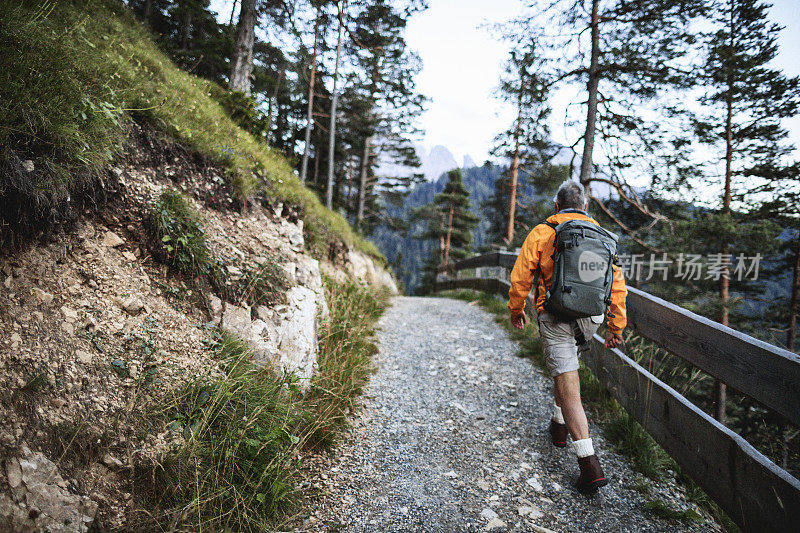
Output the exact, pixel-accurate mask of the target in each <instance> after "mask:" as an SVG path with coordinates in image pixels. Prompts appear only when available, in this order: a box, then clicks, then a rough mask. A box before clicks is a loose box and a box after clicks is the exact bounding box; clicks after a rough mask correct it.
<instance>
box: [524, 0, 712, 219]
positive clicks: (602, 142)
mask: <svg viewBox="0 0 800 533" xmlns="http://www.w3.org/2000/svg"><path fill="white" fill-rule="evenodd" d="M701 2H702V0H667V1H664V2H640V1H633V2H632V1H629V0H612V1H609V2H600V0H561V1H556V2H553V3H552V4H550V6H549V7H547V8H545V9H541V8H540V6H538V5H537V4H531V7H533V8H535V10H536V11H535V14H534V15H532V16H530V17H527V18H523V19H520V20H517V21H515V23H514V24H512V27H511V29H512V30H514V33H515V34H518V35H524V34H526V33H527V34H528V35H533V36H534V38H535V39H536V41H537V42H538V43H539V45H540V46H542V47H546V48H548V49H549V50H550V53H548V54H547V55H548V57H550V60H549V61H548V65H547V66H548V71H549V73H548V78H549V79H550V80H551V83H552V84H553V86H556V85H562V84H565V83H566V84H574V83H581V84H585V87H586V90H585V92H584V93H583V94H582V95H581V101H580V102H576V104H579V105H580V106H581V108H582V109H583V110H585V112H584V113H582V118H581V119H580V123H582V126H583V127H582V129H583V133H582V135H580V137H578V138H577V139H576V140H575V142H574V143H573V144H572V149H573V150H574V149H575V148H576V147H577V146H579V145H580V144H581V143H582V145H583V146H582V155H581V158H580V180H581V182H582V183H583V184H584V185H587V188H588V192H589V195H590V198H591V199H593V200H594V201H595V202H596V203H597V204H598V206H600V207H601V208H604V205H603V204H602V202H600V201H599V200H597V199H596V198H594V197H593V196H592V195H591V188H589V187H588V186H589V185H590V184H591V183H592V182H595V181H602V182H605V183H606V184H608V185H609V186H610V187H611V188H612V189H615V190H616V191H617V192H618V193H619V195H620V196H621V197H622V198H624V199H625V200H626V201H628V202H630V203H633V204H635V205H636V206H637V208H638V209H639V210H640V211H641V212H642V213H643V214H645V215H648V216H651V217H653V218H659V217H658V215H657V214H656V213H652V212H651V211H650V210H649V209H648V208H647V207H646V206H645V205H644V204H643V203H642V202H641V201H640V199H639V198H638V196H637V194H636V192H635V190H634V189H633V188H631V187H629V186H628V181H629V179H630V177H631V175H632V174H633V175H637V176H638V175H639V174H640V167H641V165H642V164H643V163H642V161H643V159H645V158H650V157H652V154H657V153H659V152H660V151H661V150H663V149H665V148H669V147H665V146H663V141H664V139H665V138H666V136H665V135H664V131H662V130H663V129H664V128H662V126H661V124H660V123H661V122H663V120H658V121H653V120H651V119H650V117H648V114H649V113H648V111H654V112H657V111H659V105H661V104H660V103H659V102H660V100H659V98H658V97H659V96H662V95H664V94H667V93H669V92H670V91H671V90H674V89H682V88H685V87H687V86H688V85H691V83H692V81H693V80H692V78H691V76H689V75H688V72H687V68H686V63H687V61H688V60H687V53H688V52H689V50H690V45H691V44H692V43H693V42H694V40H695V35H694V33H693V27H692V25H691V22H692V21H693V20H694V19H695V18H696V17H697V16H699V15H700V14H701V13H702V5H701ZM553 27H559V28H562V29H561V30H560V31H558V32H553V31H548V30H549V29H550V28H553ZM587 32H588V36H589V42H588V52H584V51H585V46H586V44H587V43H586V42H585V41H584V36H585V35H587ZM688 70H690V69H688ZM573 107H574V106H573ZM572 117H573V119H572V120H573V121H572V122H571V124H572V125H573V126H578V122H577V121H575V117H574V115H572ZM576 156H577V153H576ZM598 167H600V169H599V171H596V170H598ZM609 214H610V213H609ZM623 229H624V228H623Z"/></svg>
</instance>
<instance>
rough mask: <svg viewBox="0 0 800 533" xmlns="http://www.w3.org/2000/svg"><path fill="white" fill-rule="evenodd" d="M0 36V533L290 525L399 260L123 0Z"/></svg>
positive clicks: (353, 384) (18, 15) (63, 12)
mask: <svg viewBox="0 0 800 533" xmlns="http://www.w3.org/2000/svg"><path fill="white" fill-rule="evenodd" d="M0 42H2V43H3V49H4V56H3V57H2V58H0V64H2V67H3V68H2V69H0V111H3V112H4V114H3V115H2V116H3V118H2V122H0V141H2V150H1V151H0V206H2V209H0V217H1V218H2V222H3V224H2V230H0V237H2V244H3V247H2V253H0V271H1V272H2V286H0V331H2V333H3V335H2V340H1V341H0V342H1V343H2V350H0V370H1V372H0V456H2V458H3V468H2V469H0V530H2V531H88V530H90V529H92V528H94V529H93V530H103V531H116V530H120V531H141V530H153V529H158V530H161V529H163V528H172V529H173V530H174V529H175V528H178V529H181V530H182V529H184V528H186V527H190V526H189V525H188V524H194V525H196V524H197V523H198V522H199V521H202V522H203V523H205V524H207V527H209V528H210V529H211V530H214V529H217V530H219V529H229V530H230V529H232V530H263V529H265V528H268V527H271V526H273V525H274V524H275V523H276V520H280V512H282V510H283V509H284V508H285V507H286V505H287V504H288V503H291V501H292V496H293V495H294V494H295V491H296V488H295V482H296V476H297V474H298V461H297V458H298V457H299V456H300V455H301V454H302V453H305V452H304V450H305V448H306V447H307V446H312V445H321V444H324V443H327V442H330V441H331V440H332V439H333V437H332V436H331V433H332V432H335V431H336V428H337V427H338V426H339V425H341V424H342V420H343V418H344V416H345V414H346V413H347V412H348V411H349V410H350V409H351V403H352V401H353V400H352V398H353V395H354V394H356V393H357V392H358V390H360V386H361V385H360V384H361V383H362V382H363V380H364V379H365V377H366V373H367V367H368V364H367V362H368V356H369V354H371V353H372V350H373V348H372V347H371V343H370V340H369V338H370V335H371V333H370V332H371V324H372V323H373V321H374V320H375V319H376V318H377V316H376V314H377V313H379V311H380V305H379V304H378V303H377V300H376V296H375V294H376V293H377V292H378V288H380V287H383V288H385V289H388V290H389V291H392V290H395V291H396V288H395V287H394V281H393V279H392V277H391V276H390V275H389V274H388V273H387V272H386V270H385V269H384V268H383V265H384V264H385V260H384V259H383V258H382V256H381V255H380V254H379V253H378V252H377V250H376V249H375V248H374V246H372V245H371V244H370V243H369V242H367V241H366V240H364V239H363V238H361V237H360V236H359V235H357V234H356V233H355V232H354V231H353V230H352V229H351V228H350V226H349V225H348V224H347V222H346V221H345V220H344V219H343V218H342V217H341V216H339V215H337V214H334V213H332V212H330V211H328V210H327V209H325V208H324V207H323V206H322V205H321V204H320V203H319V201H318V200H317V198H316V196H314V195H313V193H311V192H310V191H308V190H306V189H305V188H304V187H303V186H302V185H301V184H300V183H299V181H298V179H297V178H296V176H295V175H294V172H293V171H292V169H291V167H290V165H289V164H288V162H287V161H285V160H284V159H283V158H282V156H281V155H280V154H277V153H275V152H273V151H271V150H270V149H269V148H268V147H266V146H264V145H262V144H260V143H259V142H257V141H256V140H254V139H253V138H252V137H250V136H249V135H248V134H247V133H245V132H244V131H242V130H241V129H240V128H238V127H237V126H236V125H235V124H234V123H233V122H232V121H231V119H230V118H229V117H228V116H227V115H226V113H225V111H224V110H223V108H222V107H221V106H220V105H219V104H218V103H217V102H216V101H215V99H214V94H216V93H217V92H219V91H221V88H219V87H217V86H214V85H213V84H211V83H209V82H207V81H203V80H200V79H197V78H194V77H193V76H191V75H189V74H186V73H184V72H182V71H180V70H179V69H177V68H176V67H175V66H174V65H173V64H172V63H171V62H170V61H169V60H168V59H167V58H166V57H165V56H164V55H163V54H161V52H160V51H159V50H158V49H157V47H156V46H155V44H154V43H153V42H152V41H151V40H150V37H149V36H148V34H147V32H146V31H144V30H143V29H142V28H141V27H140V26H139V25H138V23H137V22H136V21H135V20H133V18H132V17H131V16H130V15H129V14H128V13H127V11H126V9H125V8H124V7H123V6H122V4H121V3H119V2H115V1H113V0H91V1H89V2H77V1H75V2H70V1H63V2H56V3H46V4H43V5H39V6H38V7H30V6H27V5H17V4H14V3H3V4H2V5H0ZM6 51H7V53H5V52H6ZM353 280H357V281H353ZM367 285H369V286H370V287H372V288H370V289H368V288H365V287H366V286H367ZM342 327H346V328H347V332H346V334H347V336H346V337H345V338H343V337H342V335H343V333H342V331H341V328H342ZM198 494H203V497H202V498H198ZM191 527H193V526H191Z"/></svg>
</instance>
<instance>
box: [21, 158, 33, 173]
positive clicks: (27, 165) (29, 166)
mask: <svg viewBox="0 0 800 533" xmlns="http://www.w3.org/2000/svg"><path fill="white" fill-rule="evenodd" d="M35 168H36V167H35V165H34V164H33V161H31V160H30V159H26V160H25V161H23V162H22V169H23V170H24V171H25V172H33V170H34V169H35Z"/></svg>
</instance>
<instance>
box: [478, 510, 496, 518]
mask: <svg viewBox="0 0 800 533" xmlns="http://www.w3.org/2000/svg"><path fill="white" fill-rule="evenodd" d="M481 516H482V517H483V518H485V519H486V520H492V519H493V518H497V513H496V512H494V511H493V510H492V509H489V508H488V507H487V508H486V509H484V510H483V511H481Z"/></svg>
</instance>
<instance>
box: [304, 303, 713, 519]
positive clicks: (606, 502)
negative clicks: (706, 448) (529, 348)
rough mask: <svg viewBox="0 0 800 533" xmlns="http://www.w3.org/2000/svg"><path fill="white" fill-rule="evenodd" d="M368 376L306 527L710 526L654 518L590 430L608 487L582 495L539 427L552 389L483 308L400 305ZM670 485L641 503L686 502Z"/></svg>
mask: <svg viewBox="0 0 800 533" xmlns="http://www.w3.org/2000/svg"><path fill="white" fill-rule="evenodd" d="M380 326H381V333H380V335H379V344H380V353H379V354H378V355H377V356H376V365H377V371H376V373H375V375H374V376H372V378H371V381H370V384H369V386H368V388H367V391H366V393H365V396H366V399H365V405H364V409H363V410H361V412H360V413H359V415H358V416H357V418H356V420H355V424H354V427H353V430H352V432H351V435H350V438H349V439H348V441H347V442H345V443H344V444H343V445H342V446H340V447H339V448H338V449H337V450H336V453H335V459H334V460H333V462H334V464H333V465H330V468H329V470H328V472H329V474H328V475H327V476H323V477H322V480H323V481H321V484H320V486H324V487H325V489H326V490H327V491H328V494H327V496H326V497H324V498H323V500H322V502H321V503H319V504H317V506H316V508H315V509H314V512H313V515H312V516H311V517H310V518H309V519H308V520H307V521H306V523H305V524H304V526H305V527H307V528H308V529H312V530H328V531H331V530H343V531H480V530H485V529H492V528H496V530H497V531H502V530H507V531H540V532H541V531H545V530H544V529H542V528H548V529H551V530H556V531H615V532H616V531H692V530H695V531H703V530H709V529H712V528H715V525H714V524H713V523H711V522H709V523H705V524H696V523H691V522H684V521H676V520H665V519H661V518H657V517H655V516H653V515H652V514H650V512H649V511H647V510H646V509H644V503H645V501H647V500H648V499H652V498H653V497H652V496H650V497H648V496H646V495H643V494H641V493H640V492H637V491H636V490H635V489H634V485H635V484H636V480H637V479H638V478H639V476H637V475H636V474H635V473H634V472H633V471H632V469H631V466H630V462H629V461H628V460H627V459H625V458H624V457H621V456H619V455H617V454H616V453H613V452H612V451H610V450H609V448H608V447H607V446H606V445H605V442H604V441H603V439H602V437H599V436H598V433H599V431H598V429H597V428H596V427H593V428H592V435H593V437H594V438H595V448H597V449H598V450H599V455H600V459H601V461H602V463H603V466H604V468H605V469H606V473H607V474H609V475H610V477H611V483H610V485H609V486H608V487H606V488H605V489H603V491H602V492H601V494H599V495H597V496H594V497H589V498H587V497H584V496H581V495H579V494H578V493H577V492H575V491H573V490H572V489H571V482H572V480H573V478H574V477H577V473H578V470H577V464H576V462H575V458H574V456H573V454H572V452H571V451H569V449H567V450H564V449H557V448H554V447H553V446H552V445H551V444H550V443H549V441H548V434H547V429H546V426H547V424H548V422H549V417H550V415H551V405H552V400H551V396H550V394H551V386H552V385H551V383H552V382H551V380H550V379H549V378H548V377H546V376H544V375H543V374H542V373H541V371H539V370H537V369H536V368H535V367H534V366H533V365H532V363H531V362H530V361H527V360H524V359H520V358H518V357H516V356H515V355H514V354H515V353H516V352H517V345H516V344H515V343H514V342H512V341H511V340H509V339H508V338H507V336H506V334H505V332H504V331H503V330H502V329H501V328H500V327H499V326H498V325H497V324H496V323H494V321H493V318H492V316H490V315H489V314H488V313H487V312H485V311H484V310H482V309H480V308H478V307H477V306H474V305H470V304H467V303H465V302H461V301H456V300H450V299H443V298H409V297H398V298H396V299H395V300H394V304H393V306H392V308H391V309H390V310H388V311H387V313H386V314H385V315H384V316H383V318H382V319H381V323H380ZM681 490H682V489H680V488H678V487H675V486H674V485H668V484H663V483H658V484H654V485H653V487H652V489H651V492H650V493H651V494H657V495H658V498H659V499H661V500H663V501H666V502H669V503H670V505H672V506H674V507H681V508H684V507H688V506H690V504H689V503H687V502H686V501H685V499H684V498H683V496H682V495H681Z"/></svg>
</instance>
